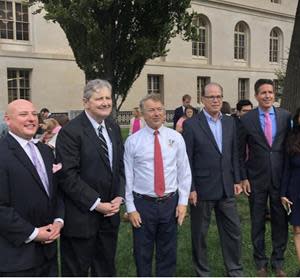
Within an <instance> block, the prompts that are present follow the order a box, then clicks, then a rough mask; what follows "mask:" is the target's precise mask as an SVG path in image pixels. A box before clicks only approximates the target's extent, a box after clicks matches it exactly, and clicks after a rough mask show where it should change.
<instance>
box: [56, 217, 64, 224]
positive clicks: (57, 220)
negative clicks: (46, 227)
mask: <svg viewBox="0 0 300 278" xmlns="http://www.w3.org/2000/svg"><path fill="white" fill-rule="evenodd" d="M53 222H60V223H62V224H63V225H64V223H65V221H64V220H63V219H62V218H55V219H54V221H53Z"/></svg>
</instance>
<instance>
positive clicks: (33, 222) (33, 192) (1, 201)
mask: <svg viewBox="0 0 300 278" xmlns="http://www.w3.org/2000/svg"><path fill="white" fill-rule="evenodd" d="M37 147H38V149H39V151H40V153H41V155H42V158H43V160H44V163H45V166H46V170H47V174H48V179H49V190H50V196H48V194H47V193H46V191H45V189H44V186H43V184H42V181H41V180H40V177H39V175H38V173H37V171H36V169H35V167H34V165H33V164H32V162H31V160H30V158H29V157H28V156H27V154H26V152H25V151H24V150H23V148H22V147H21V146H20V144H19V143H18V142H17V141H16V140H15V139H14V138H13V137H12V136H11V135H10V134H8V135H7V136H6V137H4V138H3V139H2V140H1V142H0V157H1V160H0V177H1V178H0V250H1V251H0V272H15V271H22V270H26V269H29V268H33V267H37V266H39V265H41V264H43V263H44V262H46V260H48V259H50V258H53V257H54V256H55V255H56V250H57V245H56V242H53V243H50V244H41V243H39V242H35V241H31V242H30V243H24V242H25V241H26V240H27V239H28V237H29V236H30V235H31V234H32V232H33V231H34V228H35V227H41V226H45V225H47V224H50V223H53V221H54V219H55V218H62V219H63V218H64V206H63V202H62V198H61V196H60V194H59V192H58V188H57V182H56V179H57V177H56V174H55V175H53V174H52V166H53V163H54V156H53V153H52V150H51V149H50V148H49V147H48V146H46V145H44V144H42V143H38V144H37Z"/></svg>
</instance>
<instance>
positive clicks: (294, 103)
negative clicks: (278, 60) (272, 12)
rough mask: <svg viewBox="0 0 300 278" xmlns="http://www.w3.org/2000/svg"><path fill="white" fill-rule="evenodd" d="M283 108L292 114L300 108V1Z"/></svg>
mask: <svg viewBox="0 0 300 278" xmlns="http://www.w3.org/2000/svg"><path fill="white" fill-rule="evenodd" d="M281 106H282V107H284V108H286V109H287V110H289V111H291V112H292V113H294V112H295V111H296V109H297V108H298V107H300V1H298V7H297V11H296V17H295V25H294V30H293V35H292V41H291V47H290V52H289V59H288V63H287V70H286V76H285V79H284V88H283V96H282V102H281Z"/></svg>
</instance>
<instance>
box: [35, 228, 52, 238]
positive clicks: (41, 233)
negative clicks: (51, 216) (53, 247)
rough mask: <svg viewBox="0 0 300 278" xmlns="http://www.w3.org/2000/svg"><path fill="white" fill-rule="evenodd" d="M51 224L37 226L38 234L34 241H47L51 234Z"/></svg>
mask: <svg viewBox="0 0 300 278" xmlns="http://www.w3.org/2000/svg"><path fill="white" fill-rule="evenodd" d="M51 226H52V225H51V224H49V225H46V226H42V227H39V228H38V234H37V236H36V237H35V239H34V241H38V242H45V241H48V240H49V238H50V235H51Z"/></svg>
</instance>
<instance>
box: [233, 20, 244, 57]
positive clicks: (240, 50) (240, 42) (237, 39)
mask: <svg viewBox="0 0 300 278" xmlns="http://www.w3.org/2000/svg"><path fill="white" fill-rule="evenodd" d="M234 59H237V60H247V26H246V24H245V23H243V22H239V23H238V24H237V25H236V26H235V28H234Z"/></svg>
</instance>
